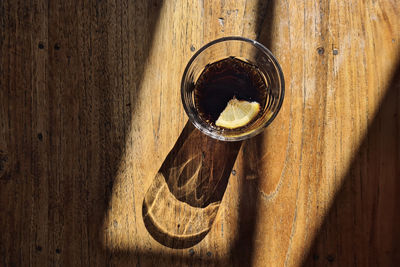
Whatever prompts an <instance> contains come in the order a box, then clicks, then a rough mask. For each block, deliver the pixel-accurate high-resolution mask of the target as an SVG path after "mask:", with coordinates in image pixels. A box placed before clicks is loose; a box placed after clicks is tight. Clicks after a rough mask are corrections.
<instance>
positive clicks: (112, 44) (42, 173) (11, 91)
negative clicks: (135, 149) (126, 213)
mask: <svg viewBox="0 0 400 267" xmlns="http://www.w3.org/2000/svg"><path fill="white" fill-rule="evenodd" d="M10 2H11V3H12V2H13V1H10ZM38 2H40V1H38ZM5 4H6V5H8V6H10V5H11V4H10V3H5ZM0 6H1V8H2V11H4V9H3V7H4V6H3V3H2V4H0ZM37 6H40V7H37ZM45 6H46V8H44V7H43V6H41V5H40V4H39V3H33V2H18V3H16V4H15V5H11V7H12V10H14V11H15V12H9V10H7V11H5V12H4V13H6V14H5V17H6V18H7V19H6V20H2V23H1V24H2V25H1V27H2V28H7V27H9V26H10V25H9V24H13V23H14V24H15V23H19V24H22V23H25V24H23V25H24V27H22V26H21V30H20V31H18V32H17V31H15V32H13V30H12V29H10V30H8V31H7V32H6V33H5V34H7V35H8V37H9V38H8V39H7V43H8V48H7V47H5V45H4V46H3V43H1V49H2V50H3V49H4V50H5V51H8V50H10V49H11V50H17V49H18V50H21V51H22V52H21V54H18V55H15V58H17V59H18V62H20V63H19V64H16V63H15V62H14V61H11V60H10V58H11V57H12V56H13V55H11V56H9V58H8V59H7V60H2V61H1V62H0V63H1V64H4V65H6V64H9V65H6V66H7V67H8V69H9V73H8V74H9V75H7V76H6V75H2V77H1V78H2V79H4V81H5V82H7V84H8V85H9V88H7V89H8V92H7V95H6V96H5V98H4V100H3V99H2V100H3V101H4V102H3V103H4V106H6V107H7V108H8V110H9V118H8V119H9V125H10V127H9V132H7V133H6V134H7V136H6V137H5V139H6V140H10V141H9V143H7V144H6V145H5V147H6V148H7V150H8V151H6V152H4V151H0V152H1V153H2V154H0V161H1V162H3V161H4V158H5V156H4V155H3V153H7V152H8V153H12V152H14V151H32V153H18V154H16V155H14V154H12V155H11V156H10V157H7V158H8V159H9V160H8V163H7V166H5V167H4V173H5V174H4V175H3V172H2V173H0V180H5V179H3V178H4V177H5V178H7V181H6V182H7V183H8V186H7V187H1V188H0V195H6V193H7V190H12V191H16V192H18V191H21V192H28V193H30V194H32V200H31V199H29V204H30V205H31V206H32V217H31V218H29V217H28V216H27V217H24V216H15V214H17V215H18V214H24V212H26V208H25V207H24V205H20V204H19V203H23V201H25V200H24V198H18V199H17V204H16V205H15V207H16V208H12V205H10V204H9V203H4V202H3V201H2V203H0V205H1V206H2V207H3V206H6V207H7V209H10V208H9V207H11V208H12V210H13V213H10V214H4V218H7V220H10V221H13V225H6V226H7V227H9V229H6V230H8V231H7V232H9V233H10V235H9V236H12V237H13V239H10V238H8V237H5V238H4V239H3V236H4V235H2V237H1V239H0V251H3V249H4V251H7V252H8V253H4V254H3V255H4V258H3V255H2V256H1V258H2V262H4V264H5V265H15V264H14V262H15V261H16V262H17V265H24V264H21V261H23V260H25V261H26V260H27V259H26V255H25V254H26V253H25V252H26V251H28V252H29V254H32V249H31V248H32V243H29V242H26V244H24V243H25V242H24V241H26V240H25V238H28V240H29V241H31V242H33V243H34V244H35V246H36V251H35V252H36V254H35V255H34V256H32V257H33V259H38V258H40V259H39V260H41V259H44V260H45V261H46V262H51V261H53V264H56V265H57V263H59V264H65V265H68V266H76V264H78V263H79V261H80V263H81V265H93V266H98V265H102V264H106V265H109V262H110V260H111V256H112V255H110V254H111V252H109V251H107V250H105V249H104V248H103V246H102V244H101V242H100V241H99V234H100V235H101V233H102V232H103V229H102V228H101V227H102V224H101V223H100V222H102V221H103V220H104V216H105V214H106V212H107V209H108V208H109V201H110V196H111V192H112V187H113V179H114V177H115V176H116V172H117V170H118V167H119V165H120V161H121V157H122V156H123V153H124V148H125V145H126V139H127V135H128V133H129V132H130V127H131V125H130V122H131V119H132V116H133V114H132V107H134V106H135V105H136V104H137V103H136V100H137V99H138V97H137V95H138V94H139V90H140V85H141V83H142V79H143V72H144V67H145V66H144V64H143V62H145V61H146V59H147V57H148V55H149V53H150V51H151V48H152V43H153V35H154V30H155V28H156V25H157V22H158V18H159V14H160V9H161V7H162V0H151V1H146V0H138V1H134V2H131V1H121V2H119V4H115V5H111V4H110V3H109V2H108V1H88V2H82V3H75V2H73V1H48V3H47V4H46V5H45ZM127 6H130V7H131V8H130V9H126V10H125V8H126V7H127ZM132 6H133V7H132ZM40 8H44V9H43V10H42V9H40ZM44 10H47V13H45V12H44ZM17 11H18V12H17ZM22 11H23V12H22ZM131 11H133V12H132V13H135V12H137V13H135V14H130V13H129V12H131ZM140 12H145V15H143V14H140V15H138V13H140ZM37 17H40V19H43V21H45V22H46V24H45V26H43V25H38V26H35V27H25V26H26V25H34V24H35V23H32V21H31V20H33V19H32V18H34V19H36V20H39V19H38V18H37ZM127 20H128V22H127ZM13 21H16V22H13ZM40 22H41V21H40ZM127 24H128V25H135V26H136V27H137V29H126V28H125V27H126V25H127ZM36 27H37V28H40V27H46V29H45V30H43V31H46V30H47V34H48V40H46V36H47V35H45V34H43V35H42V36H41V37H42V38H43V39H41V40H40V43H39V46H38V44H37V43H36V41H33V40H34V39H36V35H37V33H36V32H34V33H33V31H36ZM14 28H15V25H14ZM115 29H116V30H117V31H118V32H116V31H115ZM127 30H128V31H129V30H132V31H130V32H129V33H131V34H132V35H133V36H132V35H131V36H129V34H128V33H127ZM32 36H34V37H35V38H33V37H32ZM126 39H129V41H132V40H131V39H133V41H134V44H132V45H128V46H129V47H128V48H127V47H126V44H125V43H123V41H124V40H126ZM16 40H23V41H24V42H21V43H20V42H16ZM12 45H13V47H12ZM21 48H23V49H21ZM25 48H31V50H32V51H31V50H29V49H28V50H25ZM7 49H8V50H7ZM33 49H38V51H39V50H40V51H43V53H42V54H40V56H38V58H41V59H42V58H46V59H45V60H43V61H45V62H46V63H45V66H39V67H43V68H44V67H45V70H44V73H45V76H46V77H45V80H44V81H43V84H40V85H39V86H37V88H33V86H32V84H31V85H27V84H26V83H27V82H26V80H28V79H29V78H32V79H37V78H38V77H36V76H35V73H34V72H29V71H25V70H31V69H32V68H31V66H30V65H29V64H31V62H30V60H26V59H30V58H31V57H32V54H33ZM126 51H128V54H129V53H131V52H132V53H134V57H133V58H134V61H133V62H129V64H128V63H126V58H129V57H126V53H125V52H126ZM2 52H3V51H2ZM35 53H36V52H35ZM44 53H46V54H44ZM9 54H11V53H9ZM13 60H14V59H13ZM35 60H37V59H36V58H35ZM121 62H122V63H121ZM132 64H133V66H132ZM126 65H129V66H130V68H128V69H129V70H130V71H132V70H133V71H132V73H130V74H133V75H130V77H129V78H132V79H133V80H129V79H127V78H124V77H123V75H124V74H122V73H125V72H124V70H126V68H125V67H126ZM2 67H3V66H2ZM27 77H28V78H27ZM2 81H3V80H2ZM10 81H15V82H12V83H11V82H10ZM126 84H128V85H129V86H128V87H129V88H126V86H125V85H126ZM131 86H132V87H133V88H135V89H132V87H131ZM36 90H37V91H39V92H40V94H39V93H38V92H36ZM40 97H43V99H44V100H43V99H40ZM26 103H33V104H31V105H25V104H26ZM36 103H41V104H42V105H43V106H40V107H34V106H33V105H35V104H36ZM38 106H39V105H38ZM37 110H39V111H37ZM34 112H36V113H34ZM32 113H34V114H33V115H32ZM35 115H37V117H35ZM40 116H42V118H39V117H40ZM43 117H44V118H43ZM38 120H40V121H41V122H42V124H43V125H41V127H40V126H37V125H36V124H35V122H36V123H37V121H38ZM25 125H30V126H31V127H26V126H25ZM36 131H43V132H39V133H38V132H36ZM1 145H3V144H1ZM1 149H3V147H1ZM1 149H0V150H1ZM38 151H39V152H45V153H46V154H47V155H45V156H42V155H41V154H40V153H39V152H38ZM45 153H43V154H45ZM1 168H2V169H3V167H1ZM20 176H22V177H33V178H34V179H32V181H30V180H31V179H28V181H27V184H26V185H25V186H24V185H20V184H18V183H15V181H17V180H18V179H19V177H20ZM26 188H32V190H29V191H27V189H26ZM4 199H5V200H7V199H6V198H4ZM2 200H3V199H2ZM2 214H3V212H2ZM26 214H28V215H30V214H31V213H26ZM43 214H46V216H47V217H46V216H44V219H42V218H40V215H43ZM37 217H39V218H37ZM30 220H32V222H31V221H30ZM36 224H38V225H39V226H38V225H36ZM42 225H45V227H44V228H45V229H46V230H45V231H39V230H40V229H41V226H42ZM34 227H36V228H37V229H39V230H37V229H36V230H37V231H38V232H35V238H32V237H30V236H29V233H28V234H26V233H22V234H18V229H30V228H32V229H33V228H34ZM42 228H43V227H42ZM32 231H33V230H32ZM33 239H35V240H33ZM3 240H4V241H3ZM42 242H43V243H42ZM20 245H21V247H20ZM75 248H82V250H85V249H86V251H82V254H78V255H81V257H76V252H75V251H74V250H75ZM42 250H43V251H42ZM40 252H42V253H40ZM39 253H40V255H39ZM85 253H86V254H85ZM55 254H60V255H57V257H56V255H55ZM36 255H39V256H36ZM85 255H88V257H85ZM29 257H30V256H29ZM45 257H47V258H45ZM21 258H22V259H21ZM3 260H4V261H3ZM50 260H51V261H50ZM18 263H19V264H18ZM25 263H26V262H25ZM32 264H33V265H34V263H32Z"/></svg>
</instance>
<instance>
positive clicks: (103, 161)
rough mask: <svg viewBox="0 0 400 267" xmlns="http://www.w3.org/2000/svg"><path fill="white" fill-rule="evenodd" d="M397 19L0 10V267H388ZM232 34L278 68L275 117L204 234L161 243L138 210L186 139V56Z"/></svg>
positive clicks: (9, 4) (147, 7)
mask: <svg viewBox="0 0 400 267" xmlns="http://www.w3.org/2000/svg"><path fill="white" fill-rule="evenodd" d="M399 13H400V4H399V2H398V1H396V0H387V1H383V0H381V1H373V2H372V1H371V2H365V1H359V0H357V1H351V2H345V1H307V2H305V3H303V2H299V1H292V0H288V1H273V0H270V1H256V0H247V1H246V0H243V1H231V0H228V1H221V2H215V1H190V2H185V1H161V0H151V1H144V0H143V1H142V0H136V1H127V0H114V1H112V0H107V1H85V2H84V3H77V2H76V1H69V0H68V1H61V0H56V1H43V0H35V1H30V2H29V1H7V0H6V1H1V2H0V103H1V105H0V231H1V234H0V266H29V265H32V266H54V265H57V266H58V265H63V266H110V265H115V266H156V265H159V266H209V265H211V266H214V265H220V266H252V265H253V266H282V265H286V266H301V265H305V266H314V265H315V266H325V265H328V264H329V265H336V266H348V265H356V266H376V265H378V266H393V265H395V264H396V263H397V262H398V261H399V260H400V251H399V247H400V244H399V241H398V240H400V228H399V227H398V224H399V222H400V218H399V217H400V213H399V212H398V208H397V206H398V205H399V204H400V197H399V192H400V183H399V181H398V178H399V177H400V169H399V166H400V154H399V153H400V144H399V140H400V130H399V125H400V120H399V117H398V114H399V113H400V105H399V102H400V96H399V90H400V88H399V83H398V82H399V80H400V77H399V68H400V67H399V64H398V62H399V61H400V58H399V56H400V54H399V53H400V46H399V42H400V20H399V18H398V14H399ZM230 35H239V36H245V37H249V38H254V39H257V40H259V41H260V42H262V43H264V44H266V45H267V46H268V47H269V48H270V49H271V50H272V52H273V53H274V54H275V55H276V56H277V58H278V60H279V62H280V63H281V65H282V69H283V72H284V75H285V81H286V96H285V101H284V105H283V107H282V110H281V111H280V114H279V115H278V117H277V118H276V120H275V121H274V122H273V124H272V125H270V126H269V127H268V128H267V130H266V131H265V132H264V133H263V134H261V135H259V136H257V137H255V138H253V139H251V140H248V141H246V142H244V143H243V144H241V150H240V152H239V155H238V158H237V160H236V162H235V165H234V166H233V169H234V172H233V174H231V175H230V177H229V181H228V184H227V186H226V188H225V189H224V195H223V198H222V202H221V204H220V206H219V209H218V213H217V216H216V218H215V221H214V223H213V225H212V227H211V230H210V231H209V232H208V233H207V235H206V236H205V237H204V239H202V240H201V241H200V242H198V243H197V244H195V245H194V246H193V247H187V248H186V247H185V248H182V249H172V248H169V247H167V246H164V245H162V244H161V243H160V242H158V241H156V240H155V239H153V237H152V236H151V235H150V234H149V232H148V230H147V228H146V226H145V223H144V221H143V216H142V209H143V200H144V198H145V195H146V192H147V190H148V189H149V188H150V186H151V184H152V182H153V180H154V178H155V177H156V173H157V172H158V171H159V170H160V167H161V166H162V164H163V162H164V160H165V158H166V157H167V155H168V153H169V152H170V151H171V149H172V148H173V147H174V145H175V144H176V141H177V140H178V137H179V136H180V134H181V132H182V130H183V129H184V127H185V125H186V127H190V126H189V125H187V117H186V115H185V113H184V110H183V107H182V105H181V103H180V91H179V90H180V79H181V75H182V73H183V69H184V67H185V65H186V63H187V61H188V60H189V58H190V57H191V56H192V55H193V53H194V52H195V51H196V50H198V49H199V48H200V47H201V46H202V45H204V44H205V43H207V42H209V41H211V40H214V39H216V38H219V37H223V36H230ZM194 131H196V130H194ZM196 138H197V137H196ZM198 138H199V140H200V139H201V137H198ZM203 138H204V137H203ZM196 140H197V139H196ZM199 142H200V143H201V142H206V143H207V141H199ZM210 142H211V141H210ZM191 149H193V151H196V150H197V149H198V148H197V146H195V145H193V146H192V147H191ZM164 166H165V165H164ZM172 214H173V216H171V218H169V219H170V220H171V221H173V220H174V219H175V217H179V216H181V215H182V214H183V213H181V212H175V213H173V212H172ZM166 221H168V218H166Z"/></svg>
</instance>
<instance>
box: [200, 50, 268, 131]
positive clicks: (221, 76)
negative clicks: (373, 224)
mask: <svg viewBox="0 0 400 267" xmlns="http://www.w3.org/2000/svg"><path fill="white" fill-rule="evenodd" d="M233 98H236V99H238V100H246V101H249V102H253V101H257V102H258V103H259V104H260V106H261V110H263V108H264V106H265V102H266V98H267V85H266V83H265V78H264V76H263V75H262V73H261V71H260V70H259V69H258V68H257V67H256V66H255V65H252V64H250V63H247V62H244V61H242V60H239V59H237V58H234V57H230V58H226V59H223V60H221V61H217V62H215V63H212V64H209V65H207V66H206V67H205V68H204V70H203V72H202V73H201V75H200V77H199V79H198V80H197V82H196V84H195V88H194V104H195V106H196V109H197V111H198V112H199V115H200V117H201V118H202V119H203V120H204V121H207V122H208V123H210V124H211V125H213V126H215V121H216V120H217V119H218V117H219V115H220V114H221V112H222V111H223V110H224V109H225V107H226V105H227V104H228V102H229V100H231V99H233Z"/></svg>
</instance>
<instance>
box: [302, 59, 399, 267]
mask: <svg viewBox="0 0 400 267" xmlns="http://www.w3.org/2000/svg"><path fill="white" fill-rule="evenodd" d="M399 206H400V62H398V63H397V66H396V69H395V71H394V73H393V76H392V79H391V82H390V83H389V86H388V88H387V89H386V95H385V96H384V98H383V100H382V102H381V104H380V106H379V110H378V112H377V114H376V116H375V117H374V119H373V121H372V123H371V124H370V126H369V127H368V132H367V133H366V136H365V137H364V139H363V141H362V143H361V145H360V147H359V148H358V152H357V153H356V155H354V158H353V161H352V163H351V165H350V167H349V169H348V171H347V174H346V175H345V177H344V178H343V183H342V185H341V188H340V189H339V191H338V193H337V194H336V196H335V200H334V201H333V204H332V205H331V207H330V209H329V212H328V213H327V215H326V216H325V218H324V221H323V223H322V224H321V227H320V228H319V230H318V232H317V234H316V236H315V238H314V241H313V242H312V243H311V246H310V250H309V252H308V254H307V255H306V257H305V258H304V261H303V264H302V265H303V266H325V265H327V264H329V263H334V264H336V265H337V266H396V265H397V263H398V262H399V261H400V212H399Z"/></svg>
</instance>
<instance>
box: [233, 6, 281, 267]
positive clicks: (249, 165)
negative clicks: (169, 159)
mask: <svg viewBox="0 0 400 267" xmlns="http://www.w3.org/2000/svg"><path fill="white" fill-rule="evenodd" d="M274 7H275V0H268V1H263V0H259V2H258V5H257V16H256V23H257V24H256V29H255V30H256V35H257V36H256V40H257V41H258V42H260V43H262V44H263V45H265V46H266V47H267V48H270V47H271V45H272V42H273V39H272V28H273V26H274V25H273V21H274V15H275V14H274V11H275V9H274ZM267 134H268V133H267V131H264V132H263V133H262V134H260V135H258V136H255V137H253V138H251V139H249V140H247V141H245V142H244V144H243V148H242V152H243V153H242V155H246V158H244V157H242V161H241V162H242V166H241V168H242V171H243V174H242V177H240V179H241V180H240V183H239V187H240V189H239V190H240V191H239V195H238V196H239V214H238V236H237V238H236V240H235V243H234V245H233V247H232V249H231V256H232V257H233V262H235V263H236V264H238V265H239V266H253V262H254V261H253V252H254V249H255V248H254V245H255V244H254V243H255V235H256V225H257V222H258V216H257V211H258V205H259V201H260V198H259V193H258V192H259V190H258V186H259V183H260V182H259V180H260V179H261V178H262V177H264V175H263V174H262V173H260V170H259V167H258V162H259V161H260V160H261V158H262V157H263V155H264V153H265V151H263V148H264V140H265V137H266V135H267Z"/></svg>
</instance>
